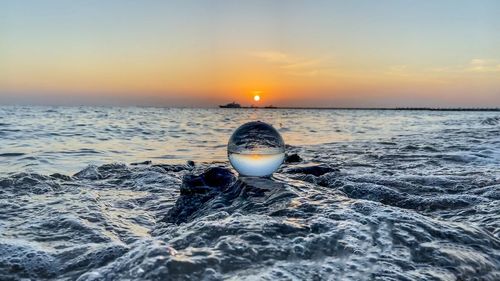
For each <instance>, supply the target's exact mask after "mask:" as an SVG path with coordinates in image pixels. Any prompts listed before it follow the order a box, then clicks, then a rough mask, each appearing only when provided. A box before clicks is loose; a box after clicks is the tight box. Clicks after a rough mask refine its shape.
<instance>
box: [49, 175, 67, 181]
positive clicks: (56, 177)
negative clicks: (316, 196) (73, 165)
mask: <svg viewBox="0 0 500 281" xmlns="http://www.w3.org/2000/svg"><path fill="white" fill-rule="evenodd" d="M50 177H51V178H53V179H59V180H63V181H71V180H72V178H71V177H70V176H67V175H63V174H59V173H55V174H52V175H50Z"/></svg>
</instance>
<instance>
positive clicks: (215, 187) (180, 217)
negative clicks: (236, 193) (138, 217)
mask: <svg viewBox="0 0 500 281" xmlns="http://www.w3.org/2000/svg"><path fill="white" fill-rule="evenodd" d="M235 181H236V177H235V176H234V174H233V173H232V172H231V171H230V170H229V169H227V168H222V167H210V168H208V169H207V170H205V171H204V172H203V173H202V174H200V175H195V174H188V175H185V176H184V178H183V179H182V186H181V188H180V192H181V196H180V197H179V199H177V201H176V202H175V206H174V207H173V208H172V209H170V210H169V211H168V213H167V214H166V216H165V217H164V218H163V220H162V221H164V222H169V223H176V224H179V223H182V222H186V221H187V220H188V218H189V217H191V216H192V215H193V214H195V213H196V212H197V211H199V210H200V209H201V208H202V206H203V205H204V204H205V202H207V201H209V200H210V199H212V198H214V197H215V196H217V195H218V194H221V193H222V192H223V191H224V190H225V189H227V188H228V187H229V186H230V185H231V184H232V183H233V182H235Z"/></svg>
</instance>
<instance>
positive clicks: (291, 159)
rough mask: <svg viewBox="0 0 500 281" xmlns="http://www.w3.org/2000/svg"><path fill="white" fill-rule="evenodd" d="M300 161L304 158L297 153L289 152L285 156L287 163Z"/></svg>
mask: <svg viewBox="0 0 500 281" xmlns="http://www.w3.org/2000/svg"><path fill="white" fill-rule="evenodd" d="M298 162H302V158H301V157H300V156H299V155H298V154H297V153H294V154H290V155H288V154H287V155H286V157H285V163H298Z"/></svg>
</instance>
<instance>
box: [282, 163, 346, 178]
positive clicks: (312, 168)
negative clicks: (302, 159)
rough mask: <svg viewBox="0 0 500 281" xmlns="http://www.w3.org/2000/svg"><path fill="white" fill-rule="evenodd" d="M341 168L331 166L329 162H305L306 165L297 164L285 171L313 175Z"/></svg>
mask: <svg viewBox="0 0 500 281" xmlns="http://www.w3.org/2000/svg"><path fill="white" fill-rule="evenodd" d="M338 171H339V169H337V168H334V167H331V166H330V165H327V164H305V165H297V166H293V167H291V168H288V169H285V170H284V172H285V173H289V174H306V175H313V176H317V177H319V176H321V175H324V174H326V173H331V172H338Z"/></svg>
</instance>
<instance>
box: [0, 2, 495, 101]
mask: <svg viewBox="0 0 500 281" xmlns="http://www.w3.org/2000/svg"><path fill="white" fill-rule="evenodd" d="M255 92H259V93H260V96H261V101H260V102H259V103H260V104H261V105H267V104H273V105H279V106H321V107H381V106H383V107H385V106H387V107H393V106H440V107H441V106H445V107H456V106H460V107H478V106H480V107H499V106H500V1H482V0H478V1H472V0H470V1H459V0H449V1H444V0H439V1H421V0H415V1H408V0H401V1H395V0H394V1H368V0H367V1H331V0H328V1H293V0H290V1H277V0H276V1H271V0H269V1H255V0H252V1H189V0H188V1H124V0H121V1H111V0H107V1H101V0H99V1H97V0H96V1H90V0H89V1H85V0H81V1H64V0H60V1H48V0H46V1H43V0H33V1H26V0H24V1H16V0H11V1H9V0H7V1H0V103H55V104H80V103H83V104H138V105H163V106H208V107H210V106H217V105H218V104H221V103H227V102H231V101H233V100H234V101H237V102H240V103H242V104H251V103H254V101H253V93H255Z"/></svg>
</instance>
